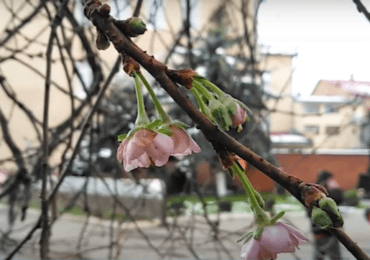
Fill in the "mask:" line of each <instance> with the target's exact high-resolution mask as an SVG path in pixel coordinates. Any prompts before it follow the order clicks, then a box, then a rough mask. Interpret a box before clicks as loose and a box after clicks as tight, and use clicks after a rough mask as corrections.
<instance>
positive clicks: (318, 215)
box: [311, 206, 333, 229]
mask: <svg viewBox="0 0 370 260" xmlns="http://www.w3.org/2000/svg"><path fill="white" fill-rule="evenodd" d="M311 219H312V222H313V223H314V224H316V225H317V226H318V227H320V228H322V229H326V228H329V227H332V226H333V223H332V221H331V219H330V217H329V216H328V214H326V212H325V211H324V210H322V209H320V208H318V207H316V206H313V207H312V214H311Z"/></svg>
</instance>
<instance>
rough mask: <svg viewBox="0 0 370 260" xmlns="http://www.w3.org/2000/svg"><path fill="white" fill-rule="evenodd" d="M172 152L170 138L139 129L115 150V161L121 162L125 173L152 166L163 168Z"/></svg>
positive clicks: (172, 147)
mask: <svg viewBox="0 0 370 260" xmlns="http://www.w3.org/2000/svg"><path fill="white" fill-rule="evenodd" d="M173 150H174V142H173V140H172V139H171V137H169V136H167V135H165V134H161V133H158V132H156V131H154V130H151V129H147V128H141V129H139V130H138V131H137V132H135V133H134V134H133V136H130V137H127V138H126V139H124V140H123V141H122V142H121V144H120V145H119V147H118V149H117V160H118V161H120V162H122V161H123V167H124V169H125V171H131V170H133V169H135V168H138V167H146V168H147V167H149V166H152V165H155V166H163V165H164V164H166V163H167V161H168V158H169V156H170V155H171V154H172V153H173Z"/></svg>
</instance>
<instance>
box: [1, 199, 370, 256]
mask: <svg viewBox="0 0 370 260" xmlns="http://www.w3.org/2000/svg"><path fill="white" fill-rule="evenodd" d="M341 210H342V214H343V217H344V220H345V225H344V227H343V228H344V230H345V231H346V233H347V234H348V235H349V236H350V237H351V238H352V239H353V240H354V241H355V242H357V243H358V245H359V246H360V247H361V248H362V249H363V250H364V251H365V252H366V253H367V254H368V255H370V225H369V223H367V222H366V221H365V218H364V210H363V209H357V208H353V207H342V208H341ZM39 214H40V212H39V211H37V210H33V209H30V210H29V212H28V216H27V219H26V220H25V221H24V222H20V221H16V223H15V224H14V227H13V232H12V233H11V234H10V235H9V238H10V240H9V241H7V242H3V243H1V244H0V258H1V259H3V258H5V257H6V256H7V255H8V254H9V252H11V250H13V249H14V248H15V246H16V245H17V243H19V241H21V240H22V239H23V238H24V237H25V236H26V235H27V233H28V232H29V230H30V229H31V228H32V227H33V225H34V224H35V222H36V221H37V219H38V217H39ZM6 218H7V208H6V207H5V206H4V205H0V231H1V232H5V231H6V230H7V228H8V227H7V224H6V223H7V221H6ZM209 218H210V220H211V221H218V223H219V229H218V230H219V231H218V233H217V234H216V233H215V232H213V231H212V228H211V227H210V225H208V224H207V221H206V219H205V218H204V217H202V216H182V217H178V218H168V219H167V221H168V227H167V228H165V227H162V226H161V225H160V221H159V220H153V221H138V222H137V223H138V226H139V227H140V231H141V232H142V233H141V232H139V231H138V229H137V227H136V226H135V225H134V224H133V223H132V222H123V223H121V224H118V223H117V222H116V223H115V224H114V225H112V222H110V221H106V220H104V221H103V220H100V219H97V218H94V217H90V218H89V219H88V222H87V219H86V218H85V217H78V216H73V215H69V214H65V215H63V216H62V217H60V218H59V219H58V220H57V221H56V222H55V224H54V225H53V228H52V231H51V239H50V249H51V250H50V257H51V258H54V259H114V258H116V259H240V249H241V244H238V243H236V242H235V241H236V240H237V239H238V238H239V237H240V235H241V234H242V233H243V232H245V231H246V230H247V229H248V228H247V227H248V226H249V225H250V224H251V223H252V222H253V217H252V215H251V214H249V213H239V214H236V213H222V214H220V215H219V216H218V217H217V215H210V217H209ZM283 221H285V222H289V223H291V224H292V225H293V226H295V227H297V228H298V229H300V230H301V231H302V232H303V233H304V234H305V235H306V236H307V237H308V238H309V239H310V241H308V242H305V243H303V244H301V245H300V250H297V251H296V252H295V253H294V254H291V253H288V254H279V255H278V259H312V254H313V247H312V242H311V241H312V236H311V234H310V222H309V219H308V218H307V216H306V213H305V212H304V211H299V212H287V213H286V215H285V216H284V217H283ZM87 224H88V225H87ZM216 237H217V239H215V238H216ZM39 239H40V230H38V231H36V233H35V234H34V235H33V237H32V238H31V239H30V240H29V241H28V242H27V243H26V244H25V246H24V247H23V249H22V250H21V251H20V253H18V254H17V255H16V256H15V258H14V259H39V251H38V242H39ZM111 241H116V245H118V246H114V247H113V248H111V249H112V250H110V245H111V244H112V243H111ZM341 250H342V255H343V256H344V259H354V257H353V256H352V255H351V254H350V253H349V252H348V251H347V250H346V249H345V248H344V247H343V246H342V248H341Z"/></svg>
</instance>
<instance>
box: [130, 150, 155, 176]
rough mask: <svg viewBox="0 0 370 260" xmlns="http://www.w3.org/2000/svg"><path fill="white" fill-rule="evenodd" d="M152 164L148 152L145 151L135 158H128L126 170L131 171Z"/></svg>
mask: <svg viewBox="0 0 370 260" xmlns="http://www.w3.org/2000/svg"><path fill="white" fill-rule="evenodd" d="M149 166H151V161H150V159H149V156H148V154H147V153H143V154H142V155H141V156H140V157H139V158H137V159H134V160H128V161H127V164H124V168H125V171H127V172H129V171H131V170H133V169H136V168H138V167H142V168H148V167H149Z"/></svg>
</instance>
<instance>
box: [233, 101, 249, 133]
mask: <svg viewBox="0 0 370 260" xmlns="http://www.w3.org/2000/svg"><path fill="white" fill-rule="evenodd" d="M246 117H247V112H246V111H245V110H244V108H242V107H241V106H240V105H239V104H236V114H235V115H231V122H232V123H231V126H232V127H233V128H236V127H238V126H240V125H242V124H244V122H245V119H246Z"/></svg>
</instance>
